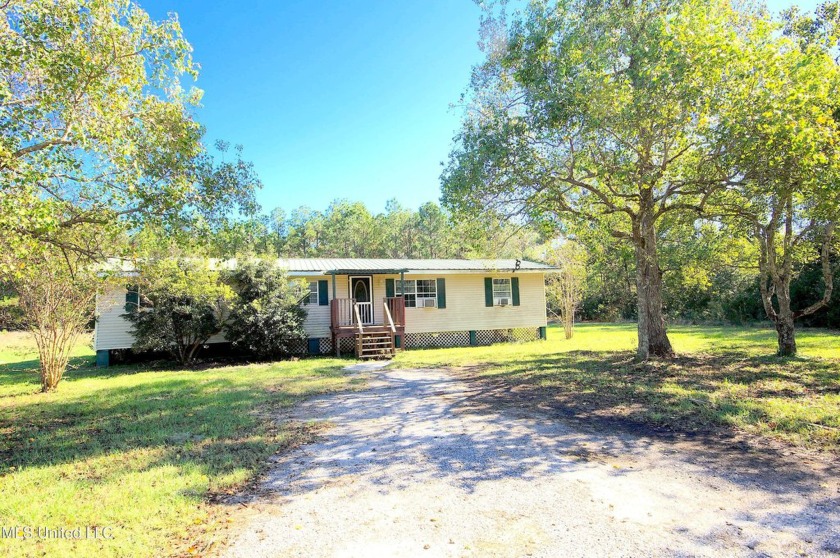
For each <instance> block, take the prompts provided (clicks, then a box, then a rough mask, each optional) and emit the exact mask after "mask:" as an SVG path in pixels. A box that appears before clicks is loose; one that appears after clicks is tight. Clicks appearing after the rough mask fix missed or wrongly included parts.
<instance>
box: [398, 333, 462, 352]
mask: <svg viewBox="0 0 840 558" xmlns="http://www.w3.org/2000/svg"><path fill="white" fill-rule="evenodd" d="M469 344H470V332H469V331H439V332H434V333H406V334H405V344H404V346H405V348H406V349H420V348H431V347H464V346H467V345H469Z"/></svg>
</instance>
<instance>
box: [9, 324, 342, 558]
mask: <svg viewBox="0 0 840 558" xmlns="http://www.w3.org/2000/svg"><path fill="white" fill-rule="evenodd" d="M74 354H75V358H74V359H73V362H72V366H73V369H72V370H71V371H70V372H69V373H68V375H67V376H66V377H65V379H64V380H62V382H61V384H59V388H58V391H57V392H56V393H50V394H40V393H38V390H39V388H40V384H39V380H38V376H37V374H36V370H37V361H36V360H35V356H36V353H35V351H34V344H33V343H32V341H31V339H30V338H29V337H28V336H27V335H25V334H15V333H0V526H2V527H5V528H9V527H11V526H20V527H27V526H28V527H32V528H33V529H34V528H36V527H39V526H41V527H49V528H53V529H55V528H59V527H63V528H66V529H72V528H76V527H82V528H84V527H94V526H97V527H100V528H101V527H110V528H111V530H110V531H107V532H106V533H107V534H110V535H112V536H113V539H100V540H83V541H68V540H41V541H37V540H34V539H29V540H21V539H18V540H14V539H9V538H0V555H3V556H36V555H37V556H42V555H49V556H161V555H172V554H187V555H189V554H193V553H198V552H202V550H203V545H204V544H206V541H208V540H211V539H212V538H213V536H214V535H213V534H214V532H215V531H216V529H218V527H219V526H220V525H221V524H223V523H224V521H225V518H224V515H223V514H222V513H221V512H220V509H221V506H216V505H214V504H213V503H212V501H213V496H214V495H217V494H224V493H227V492H231V491H233V490H235V489H237V488H241V487H242V486H243V485H245V484H247V483H248V481H249V480H252V479H253V478H254V477H255V475H257V474H258V473H259V471H260V470H261V468H262V467H264V466H265V465H266V463H267V459H268V457H269V456H270V455H271V454H272V453H274V452H276V451H278V450H280V449H282V448H283V447H285V446H289V445H293V444H296V443H298V442H300V441H302V440H303V439H305V438H306V437H308V436H311V431H312V430H313V429H314V425H296V426H295V425H287V426H283V427H278V426H277V425H276V424H275V423H273V422H272V421H271V420H270V419H269V413H274V412H277V411H278V409H280V408H282V407H288V406H291V405H293V404H294V403H295V402H296V401H298V400H300V398H303V397H306V396H310V395H313V394H317V393H324V392H329V391H334V390H341V389H348V388H350V387H352V386H351V385H350V383H351V382H350V381H349V380H348V378H347V376H346V375H344V374H343V373H342V372H341V371H340V369H341V368H342V367H343V366H345V365H346V364H347V362H346V361H341V360H337V359H328V358H324V359H312V360H301V361H297V362H282V363H275V364H261V365H252V366H230V367H223V368H212V369H205V370H179V369H150V368H149V367H138V366H132V367H128V366H117V367H112V368H110V369H96V368H94V367H93V366H92V362H93V352H92V351H91V350H90V348H88V347H85V346H80V347H77V348H76V351H75V353H74ZM21 534H22V533H21Z"/></svg>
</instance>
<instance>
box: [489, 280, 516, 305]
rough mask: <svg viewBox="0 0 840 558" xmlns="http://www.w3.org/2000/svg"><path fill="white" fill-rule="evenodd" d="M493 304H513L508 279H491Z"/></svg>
mask: <svg viewBox="0 0 840 558" xmlns="http://www.w3.org/2000/svg"><path fill="white" fill-rule="evenodd" d="M493 304H494V305H496V306H508V305H510V304H513V295H512V291H511V288H510V279H493Z"/></svg>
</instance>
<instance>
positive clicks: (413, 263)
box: [277, 258, 555, 275]
mask: <svg viewBox="0 0 840 558" xmlns="http://www.w3.org/2000/svg"><path fill="white" fill-rule="evenodd" d="M517 261H518V262H519V266H518V267H517ZM277 266H278V267H282V268H284V269H287V270H288V271H290V272H305V271H312V272H320V273H337V274H342V275H343V274H345V273H347V272H356V273H358V272H367V273H389V274H393V273H400V272H401V271H405V272H406V273H408V272H412V271H414V272H416V271H513V270H517V271H550V270H553V269H555V268H553V267H552V266H550V265H545V264H541V263H536V262H529V261H527V260H441V259H431V260H409V259H370V258H280V259H278V260H277Z"/></svg>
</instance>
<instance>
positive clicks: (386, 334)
mask: <svg viewBox="0 0 840 558" xmlns="http://www.w3.org/2000/svg"><path fill="white" fill-rule="evenodd" d="M396 352H397V350H396V344H395V343H394V332H393V331H391V330H389V329H376V330H373V329H371V330H367V331H365V332H363V333H357V334H356V357H357V358H391V357H393V356H394V355H395V354H396Z"/></svg>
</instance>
